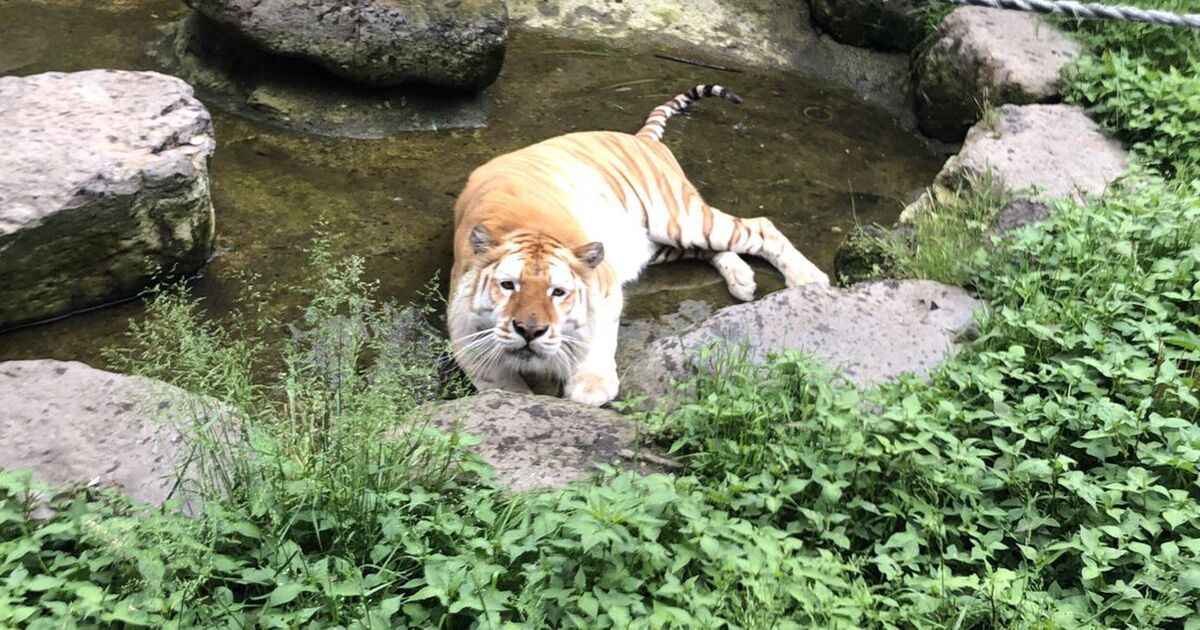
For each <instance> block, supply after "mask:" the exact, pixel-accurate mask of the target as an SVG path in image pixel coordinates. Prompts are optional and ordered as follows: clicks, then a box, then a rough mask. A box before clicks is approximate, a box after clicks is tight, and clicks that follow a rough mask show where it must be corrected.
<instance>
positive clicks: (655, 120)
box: [636, 85, 742, 141]
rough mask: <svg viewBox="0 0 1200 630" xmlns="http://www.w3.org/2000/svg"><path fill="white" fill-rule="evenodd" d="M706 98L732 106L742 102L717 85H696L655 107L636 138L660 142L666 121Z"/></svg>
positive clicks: (736, 96) (740, 98)
mask: <svg viewBox="0 0 1200 630" xmlns="http://www.w3.org/2000/svg"><path fill="white" fill-rule="evenodd" d="M706 96H720V97H721V98H723V99H725V100H727V101H729V102H731V103H734V104H741V102H742V97H740V96H738V95H737V94H734V93H733V91H732V90H727V89H725V88H723V87H721V86H719V85H697V86H696V87H694V88H692V89H690V90H688V91H687V92H684V93H682V94H679V95H678V96H676V97H675V98H673V99H671V100H669V101H667V102H666V103H663V104H662V105H659V106H658V107H655V108H654V109H653V110H652V111H651V112H650V116H649V117H648V118H646V124H644V125H642V128H641V129H640V130H638V132H637V134H636V135H637V137H639V138H646V139H647V140H659V141H661V140H662V137H663V131H664V130H666V128H667V121H668V120H670V119H671V117H672V116H674V115H676V114H679V113H682V112H683V110H685V109H687V108H688V107H690V106H691V104H692V103H695V102H696V101H698V100H700V99H702V98H704V97H706Z"/></svg>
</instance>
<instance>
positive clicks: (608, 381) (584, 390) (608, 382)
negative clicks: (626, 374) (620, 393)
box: [567, 374, 620, 407]
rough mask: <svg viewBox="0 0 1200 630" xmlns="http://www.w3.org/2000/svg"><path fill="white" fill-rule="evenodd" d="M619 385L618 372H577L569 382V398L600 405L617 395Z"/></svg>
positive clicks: (586, 403)
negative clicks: (601, 373)
mask: <svg viewBox="0 0 1200 630" xmlns="http://www.w3.org/2000/svg"><path fill="white" fill-rule="evenodd" d="M619 386H620V383H619V381H618V380H617V375H616V374H611V375H608V376H602V375H600V374H576V375H575V376H573V377H571V382H570V383H568V384H567V398H570V399H571V400H574V401H575V402H578V403H583V404H585V405H595V406H597V407H599V406H600V405H603V404H604V403H606V402H609V401H611V400H612V399H614V398H616V397H617V390H618V388H619Z"/></svg>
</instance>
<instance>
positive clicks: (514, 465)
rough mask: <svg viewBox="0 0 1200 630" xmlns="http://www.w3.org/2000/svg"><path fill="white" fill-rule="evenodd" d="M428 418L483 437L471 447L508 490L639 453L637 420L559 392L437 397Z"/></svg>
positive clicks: (626, 461) (555, 482)
mask: <svg viewBox="0 0 1200 630" xmlns="http://www.w3.org/2000/svg"><path fill="white" fill-rule="evenodd" d="M429 419H430V422H431V423H432V424H433V425H434V426H436V427H438V428H439V429H442V430H444V431H450V430H455V429H456V430H458V431H460V432H463V433H469V434H472V435H477V436H480V437H482V438H483V443H482V444H479V445H478V446H475V447H473V448H472V450H473V451H474V452H475V453H476V455H478V456H479V458H480V459H482V460H483V461H485V462H487V463H488V464H489V465H491V466H492V467H493V468H495V469H496V477H497V481H498V482H499V483H500V484H501V485H502V486H504V487H506V488H508V489H510V490H516V491H524V490H536V489H539V488H557V487H562V486H565V485H567V484H569V483H572V482H574V481H579V480H582V479H586V478H588V477H590V476H591V475H593V474H594V473H595V472H596V466H597V465H599V464H623V465H630V464H632V463H633V462H632V459H634V458H637V455H636V454H635V453H636V452H637V450H638V446H637V425H635V424H634V423H633V422H631V421H630V420H627V419H625V418H624V417H623V416H621V414H619V413H617V412H615V411H610V410H607V409H601V408H598V407H592V406H589V405H581V404H579V403H574V402H571V401H569V400H563V399H560V398H550V397H547V396H536V395H532V394H513V393H509V392H500V391H489V392H484V393H482V394H478V395H475V396H468V397H467V398H460V399H458V400H452V401H448V402H444V403H440V404H438V405H436V406H434V407H433V409H432V410H431V412H430V414H429ZM649 457H650V458H651V459H652V460H655V461H662V460H661V459H660V458H658V457H656V456H649Z"/></svg>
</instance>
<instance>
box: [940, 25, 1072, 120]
mask: <svg viewBox="0 0 1200 630" xmlns="http://www.w3.org/2000/svg"><path fill="white" fill-rule="evenodd" d="M1078 54H1079V45H1078V44H1077V43H1075V42H1074V41H1072V40H1070V39H1068V38H1067V37H1066V36H1064V35H1063V34H1062V33H1060V32H1059V31H1058V29H1056V28H1054V27H1053V26H1051V25H1050V24H1049V23H1047V22H1046V21H1044V20H1042V19H1041V18H1039V17H1038V16H1036V15H1033V14H1030V13H1020V12H1017V11H1005V10H999V9H983V8H979V7H962V8H959V9H955V10H954V12H953V13H951V14H950V15H949V16H948V17H947V18H946V20H945V21H944V22H942V24H941V26H940V27H939V30H938V39H937V41H936V42H935V43H934V44H933V46H932V47H931V48H930V49H929V50H928V51H927V52H926V53H925V54H924V55H923V56H922V57H921V59H920V60H919V62H918V68H917V84H916V93H917V102H916V106H917V118H918V119H919V120H920V127H921V130H922V131H924V132H925V133H927V134H929V135H930V136H933V137H935V138H938V139H939V140H945V141H947V142H955V141H958V140H961V139H962V137H963V135H964V134H966V132H967V129H969V128H970V127H971V125H972V124H974V123H975V121H977V120H979V118H980V115H981V112H982V108H983V107H984V106H985V105H1000V104H1005V103H1013V104H1018V105H1019V104H1027V103H1046V102H1053V101H1056V100H1058V98H1059V90H1060V87H1061V84H1060V80H1059V73H1060V72H1061V70H1062V68H1063V67H1064V66H1066V65H1067V64H1068V63H1070V62H1071V60H1073V59H1074V58H1075V57H1076V56H1077V55H1078Z"/></svg>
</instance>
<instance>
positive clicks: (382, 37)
mask: <svg viewBox="0 0 1200 630" xmlns="http://www.w3.org/2000/svg"><path fill="white" fill-rule="evenodd" d="M187 3H188V4H189V5H190V6H191V7H192V8H193V9H195V10H196V11H199V12H200V13H202V14H204V15H205V16H206V17H208V18H209V19H211V20H213V21H214V22H216V23H218V24H220V25H221V26H222V27H224V28H226V29H228V30H229V31H231V32H234V33H237V34H238V35H240V36H242V37H244V38H246V39H247V40H249V41H250V42H252V43H253V44H254V45H256V46H258V47H260V48H262V49H263V50H266V51H268V52H271V53H274V54H277V55H283V56H289V57H300V58H303V59H307V60H309V61H311V62H313V63H316V64H318V65H320V66H321V67H323V68H325V69H326V70H328V71H330V72H332V73H334V74H337V75H339V76H342V77H345V78H347V79H350V80H352V81H357V82H360V83H364V84H367V85H374V86H395V85H400V84H403V83H409V82H412V81H419V82H422V83H429V84H432V85H438V86H442V87H449V88H454V89H461V90H482V89H483V88H485V87H487V86H488V85H491V83H492V82H493V81H495V80H496V77H497V76H498V75H499V74H500V66H501V65H502V64H503V62H504V43H505V40H506V38H507V35H508V32H507V27H508V10H507V7H506V5H505V2H504V0H455V1H453V2H445V1H442V0H405V1H404V2H395V1H394V0H304V1H302V2H297V1H295V0H187Z"/></svg>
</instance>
